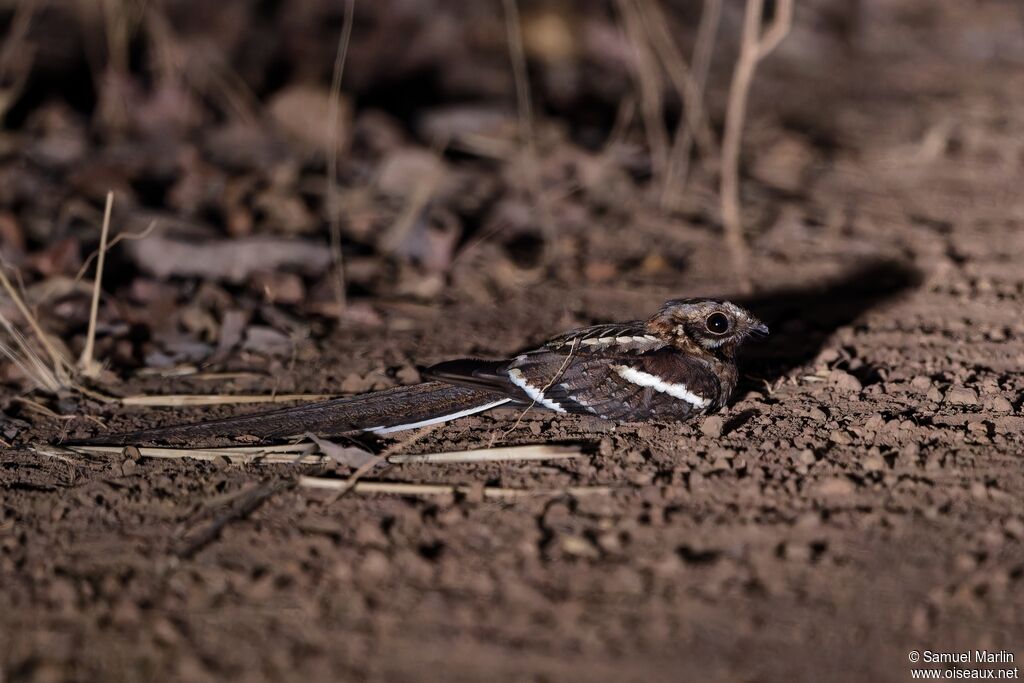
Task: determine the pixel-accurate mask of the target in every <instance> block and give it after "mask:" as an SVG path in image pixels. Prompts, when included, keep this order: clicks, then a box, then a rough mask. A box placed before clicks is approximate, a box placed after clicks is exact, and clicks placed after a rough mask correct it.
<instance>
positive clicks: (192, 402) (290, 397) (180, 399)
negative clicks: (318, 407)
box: [114, 394, 336, 408]
mask: <svg viewBox="0 0 1024 683" xmlns="http://www.w3.org/2000/svg"><path fill="white" fill-rule="evenodd" d="M330 398H336V396H335V395H334V394H238V395H231V394H167V395H157V396H146V395H139V396H125V397H123V398H116V399H114V401H115V402H117V403H120V404H121V405H124V406H151V407H152V406H160V407H163V408H177V407H182V406H221V405H234V404H240V403H289V402H292V401H324V400H327V399H330Z"/></svg>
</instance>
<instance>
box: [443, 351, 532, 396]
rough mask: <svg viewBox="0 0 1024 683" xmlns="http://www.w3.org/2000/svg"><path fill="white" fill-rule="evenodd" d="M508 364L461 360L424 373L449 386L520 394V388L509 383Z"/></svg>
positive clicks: (503, 361)
mask: <svg viewBox="0 0 1024 683" xmlns="http://www.w3.org/2000/svg"><path fill="white" fill-rule="evenodd" d="M508 363H509V361H507V360H480V359H477V358H460V359H457V360H447V361H444V362H443V363H438V364H437V365H432V366H430V367H429V368H427V369H426V370H424V371H423V376H424V377H426V378H427V379H436V380H440V381H442V382H445V383H447V384H458V385H460V386H464V387H475V388H477V389H488V390H491V391H496V392H499V393H503V394H515V393H518V388H517V387H515V386H513V385H512V383H511V382H509V381H508V375H507V374H506V373H505V368H506V367H507V366H508Z"/></svg>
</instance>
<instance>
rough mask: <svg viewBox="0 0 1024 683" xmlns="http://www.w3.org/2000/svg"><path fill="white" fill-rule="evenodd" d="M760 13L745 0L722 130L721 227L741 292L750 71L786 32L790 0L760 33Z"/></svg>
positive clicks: (746, 277) (755, 3) (746, 252)
mask: <svg viewBox="0 0 1024 683" xmlns="http://www.w3.org/2000/svg"><path fill="white" fill-rule="evenodd" d="M763 14H764V0H747V5H746V10H745V13H744V17H743V35H742V40H741V43H740V54H739V58H738V59H737V61H736V68H735V70H734V71H733V77H732V84H731V86H730V88H729V104H728V107H727V109H726V113H725V133H724V135H723V137H722V174H721V175H722V177H721V187H720V195H721V202H722V225H723V228H724V230H725V242H726V246H727V247H728V249H729V253H730V256H731V257H732V262H733V270H734V271H735V273H736V277H737V280H738V283H739V286H740V290H741V291H742V292H745V293H749V292H750V291H752V289H753V286H752V282H751V278H750V270H749V266H750V249H749V247H748V246H747V243H746V239H745V238H744V236H743V215H742V209H741V207H740V188H739V184H740V180H739V165H740V149H741V139H742V136H743V122H744V120H745V118H746V114H747V98H748V95H749V93H750V85H751V83H752V82H753V79H754V71H755V70H756V69H757V64H758V62H759V61H761V60H762V59H764V58H765V57H766V56H767V55H768V54H769V53H770V52H771V51H772V50H774V49H775V48H776V47H777V46H778V44H779V43H780V42H782V39H783V38H785V37H786V34H787V33H789V29H790V27H791V26H792V23H793V0H779V1H778V2H777V3H776V4H775V16H774V17H773V19H772V23H771V25H770V26H769V28H768V30H767V31H765V33H764V35H763V36H762V34H761V21H762V17H763Z"/></svg>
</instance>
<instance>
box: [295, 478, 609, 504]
mask: <svg viewBox="0 0 1024 683" xmlns="http://www.w3.org/2000/svg"><path fill="white" fill-rule="evenodd" d="M299 486H300V487H302V488H308V489H321V490H326V491H354V492H355V493H389V494H393V495H398V496H448V495H455V494H461V495H472V493H473V490H474V487H472V486H468V485H464V484H407V483H401V482H386V481H359V482H352V481H350V480H349V479H328V478H325V477H299ZM477 490H478V491H479V490H480V489H477ZM613 490H614V489H613V488H612V487H610V486H569V487H566V488H563V489H516V488H505V487H498V486H485V487H483V490H482V492H483V496H484V498H490V499H497V500H515V499H521V498H537V497H543V496H565V495H569V496H577V497H578V496H592V495H607V494H609V493H611V492H612V491H613Z"/></svg>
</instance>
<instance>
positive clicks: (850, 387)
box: [828, 370, 864, 393]
mask: <svg viewBox="0 0 1024 683" xmlns="http://www.w3.org/2000/svg"><path fill="white" fill-rule="evenodd" d="M828 383H829V385H830V386H833V387H835V388H836V389H839V390H841V391H848V392H851V393H853V392H858V391H860V390H861V389H863V388H864V385H863V384H861V383H860V380H859V379H857V378H856V377H854V376H853V375H851V374H850V373H848V372H846V371H845V370H833V371H832V372H830V373H828Z"/></svg>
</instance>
